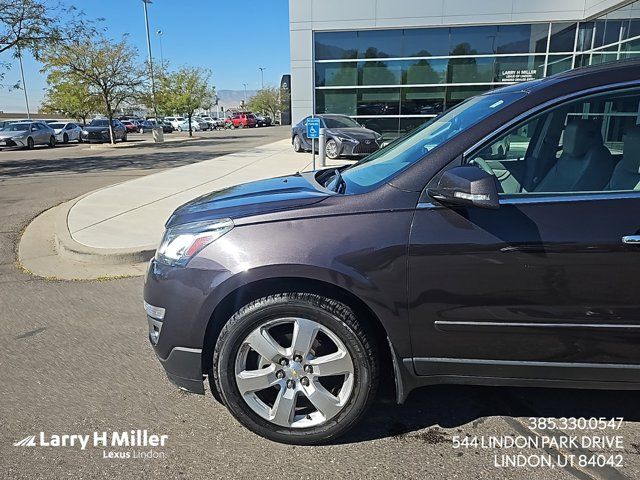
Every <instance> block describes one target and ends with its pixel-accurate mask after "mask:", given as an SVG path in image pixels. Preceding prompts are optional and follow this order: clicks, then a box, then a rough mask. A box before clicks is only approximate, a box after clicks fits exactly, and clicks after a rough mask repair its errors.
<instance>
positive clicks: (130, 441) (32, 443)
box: [13, 430, 169, 460]
mask: <svg viewBox="0 0 640 480" xmlns="http://www.w3.org/2000/svg"><path fill="white" fill-rule="evenodd" d="M168 438H169V436H168V435H156V434H152V433H149V432H148V430H129V431H122V432H116V431H111V432H97V431H95V432H93V433H92V434H79V433H74V434H62V435H58V434H54V433H51V434H48V433H46V432H39V434H38V435H29V436H27V437H25V438H23V439H22V440H18V441H17V442H15V443H14V444H13V446H14V447H51V448H76V449H79V450H83V451H84V450H86V449H87V447H89V446H91V447H94V448H101V449H102V458H112V459H118V458H136V459H142V460H149V459H157V458H160V459H162V458H166V453H165V452H162V451H156V450H154V448H158V447H164V446H166V443H167V439H168ZM147 449H148V450H147Z"/></svg>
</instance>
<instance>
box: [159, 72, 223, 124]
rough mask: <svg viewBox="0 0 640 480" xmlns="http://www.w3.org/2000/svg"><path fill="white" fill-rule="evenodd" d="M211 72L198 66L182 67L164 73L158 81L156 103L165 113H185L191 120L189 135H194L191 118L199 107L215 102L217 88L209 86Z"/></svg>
mask: <svg viewBox="0 0 640 480" xmlns="http://www.w3.org/2000/svg"><path fill="white" fill-rule="evenodd" d="M210 78H211V72H210V71H209V70H206V69H203V68H197V67H182V68H180V69H179V70H177V71H174V72H165V73H163V74H162V75H161V76H160V77H159V78H158V81H157V82H156V103H157V106H158V110H160V111H161V112H162V113H163V114H168V113H174V114H179V115H184V116H185V117H187V119H188V121H189V136H192V135H193V132H192V128H191V118H192V117H193V114H194V113H195V111H196V110H197V109H199V108H206V107H207V106H210V105H211V104H212V103H213V101H214V100H213V99H214V97H215V88H213V87H211V86H209V79H210Z"/></svg>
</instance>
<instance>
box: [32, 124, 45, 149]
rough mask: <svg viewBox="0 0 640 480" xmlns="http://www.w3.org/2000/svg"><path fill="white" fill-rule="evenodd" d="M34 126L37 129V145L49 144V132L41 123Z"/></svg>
mask: <svg viewBox="0 0 640 480" xmlns="http://www.w3.org/2000/svg"><path fill="white" fill-rule="evenodd" d="M33 126H34V127H35V128H36V131H35V132H34V136H35V141H36V143H41V144H42V143H48V142H49V131H48V129H47V128H45V126H44V125H42V124H41V123H38V122H36V123H34V124H33Z"/></svg>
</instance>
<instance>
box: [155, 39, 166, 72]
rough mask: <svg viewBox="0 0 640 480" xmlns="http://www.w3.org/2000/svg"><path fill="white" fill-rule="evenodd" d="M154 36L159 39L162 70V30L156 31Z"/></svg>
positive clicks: (162, 67) (161, 66) (162, 66)
mask: <svg viewBox="0 0 640 480" xmlns="http://www.w3.org/2000/svg"><path fill="white" fill-rule="evenodd" d="M156 35H158V38H159V39H160V68H161V69H164V56H163V55H162V35H164V33H163V32H162V30H158V31H157V32H156Z"/></svg>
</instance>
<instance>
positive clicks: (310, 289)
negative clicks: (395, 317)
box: [202, 277, 396, 402]
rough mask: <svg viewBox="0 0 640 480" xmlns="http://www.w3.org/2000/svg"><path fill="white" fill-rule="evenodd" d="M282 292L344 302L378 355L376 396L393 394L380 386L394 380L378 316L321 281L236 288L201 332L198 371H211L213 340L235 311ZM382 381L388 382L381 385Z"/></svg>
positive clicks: (266, 281) (274, 282) (295, 280)
mask: <svg viewBox="0 0 640 480" xmlns="http://www.w3.org/2000/svg"><path fill="white" fill-rule="evenodd" d="M283 292H302V293H313V294H317V295H322V296H324V297H327V298H331V299H333V300H337V301H339V302H341V303H344V304H345V305H347V306H348V307H350V308H351V309H353V311H354V313H355V314H356V317H357V318H358V319H364V321H365V322H366V324H367V325H368V326H369V328H370V329H371V332H372V334H373V336H374V337H375V342H376V347H377V351H378V354H379V355H380V365H381V370H380V375H381V382H380V387H381V390H380V393H379V394H383V395H386V394H388V393H390V394H391V396H393V395H394V394H395V391H392V392H385V391H384V390H383V387H384V385H395V380H394V377H395V373H396V372H395V370H394V368H393V366H392V356H393V352H392V348H393V347H392V346H391V344H390V341H389V340H388V336H387V331H386V329H385V327H384V325H383V323H382V322H381V321H380V319H379V318H378V316H377V315H376V314H375V312H374V311H373V310H372V309H371V308H370V307H369V306H368V305H367V304H366V303H365V302H364V301H363V300H362V299H361V298H359V297H358V296H357V295H355V294H353V293H352V292H350V291H348V290H346V289H345V288H343V287H341V286H338V285H335V284H332V283H329V282H326V281H324V280H317V279H311V278H301V277H280V278H265V279H260V280H256V281H253V282H251V283H247V284H245V285H242V286H239V287H238V288H236V289H235V290H233V291H231V292H230V293H228V294H227V295H226V296H225V297H224V298H223V299H222V300H221V301H220V302H219V303H218V304H217V305H216V307H215V309H214V311H213V313H212V315H211V317H210V318H209V321H208V324H207V327H206V330H205V335H204V341H203V345H202V372H203V373H205V374H206V373H208V372H209V371H210V370H211V367H212V361H213V349H214V347H215V344H216V341H217V339H218V337H219V336H220V332H221V330H222V328H223V327H224V325H225V324H226V323H227V321H228V320H229V319H230V318H231V317H232V316H233V314H234V313H235V312H236V311H238V310H239V309H240V308H241V307H242V306H244V305H246V304H247V303H249V302H251V301H253V300H257V299H258V298H262V297H265V296H267V295H271V294H275V293H283ZM387 367H388V368H387ZM385 380H390V381H389V382H385ZM212 393H213V395H214V397H215V398H216V399H217V400H218V401H220V402H221V401H222V400H221V396H220V394H219V392H217V391H213V392H212Z"/></svg>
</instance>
